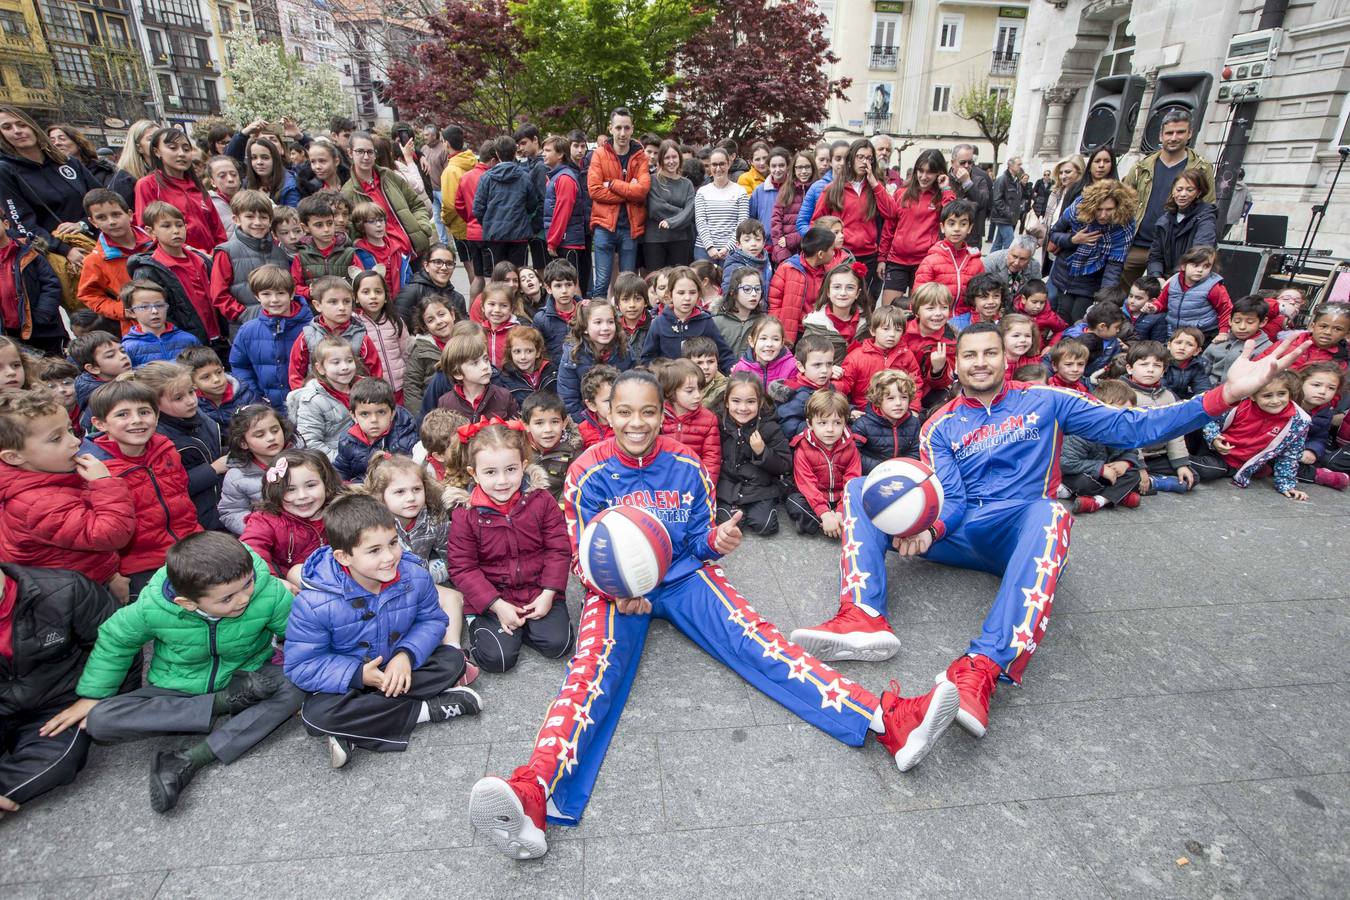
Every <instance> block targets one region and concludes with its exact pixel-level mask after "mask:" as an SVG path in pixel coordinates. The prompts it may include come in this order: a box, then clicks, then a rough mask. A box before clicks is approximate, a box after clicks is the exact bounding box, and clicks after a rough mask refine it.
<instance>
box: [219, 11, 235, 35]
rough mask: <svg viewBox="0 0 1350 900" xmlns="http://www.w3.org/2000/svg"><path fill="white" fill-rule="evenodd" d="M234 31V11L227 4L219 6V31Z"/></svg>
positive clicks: (224, 32) (227, 32)
mask: <svg viewBox="0 0 1350 900" xmlns="http://www.w3.org/2000/svg"><path fill="white" fill-rule="evenodd" d="M231 31H234V11H233V10H231V9H230V8H229V7H228V6H221V7H220V33H221V34H229V33H230V32H231Z"/></svg>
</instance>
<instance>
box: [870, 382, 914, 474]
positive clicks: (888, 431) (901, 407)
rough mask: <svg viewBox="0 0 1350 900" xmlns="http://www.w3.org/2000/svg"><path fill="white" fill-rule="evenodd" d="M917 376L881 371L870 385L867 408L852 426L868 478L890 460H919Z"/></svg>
mask: <svg viewBox="0 0 1350 900" xmlns="http://www.w3.org/2000/svg"><path fill="white" fill-rule="evenodd" d="M917 390H918V389H917V386H916V382H915V380H914V376H913V375H911V374H910V373H909V372H907V371H904V370H903V369H881V370H879V371H877V372H876V373H874V374H873V375H872V377H871V379H870V380H869V381H868V383H867V408H866V409H864V410H863V412H862V415H861V416H859V417H858V418H857V419H856V420H855V421H854V423H853V433H854V435H856V436H857V437H858V440H859V441H860V443H861V446H860V447H859V448H858V452H859V453H861V454H862V474H864V475H866V474H867V473H868V472H871V471H872V470H873V469H875V468H876V467H877V466H878V465H880V464H881V463H883V462H885V461H886V460H888V459H895V458H897V457H901V456H907V457H910V458H911V459H918V458H919V428H920V426H922V425H923V423H922V422H921V421H920V420H919V417H918V416H917V415H914V414H913V410H912V406H913V404H914V395H915V394H916V393H917Z"/></svg>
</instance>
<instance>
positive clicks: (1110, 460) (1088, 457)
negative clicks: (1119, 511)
mask: <svg viewBox="0 0 1350 900" xmlns="http://www.w3.org/2000/svg"><path fill="white" fill-rule="evenodd" d="M1097 399H1098V400H1100V401H1101V402H1103V403H1105V404H1106V405H1107V406H1114V407H1116V408H1118V409H1129V408H1130V407H1131V406H1134V388H1132V387H1130V386H1129V385H1128V384H1126V383H1125V382H1123V381H1118V380H1116V379H1114V378H1104V379H1102V380H1101V381H1099V382H1097ZM1059 470H1060V473H1061V474H1062V475H1063V476H1064V486H1065V487H1066V488H1067V489H1068V490H1069V491H1070V492H1071V493H1072V494H1073V495H1074V496H1076V497H1077V498H1078V499H1077V500H1075V501H1074V504H1073V513H1074V515H1076V516H1078V515H1085V514H1086V513H1094V512H1096V511H1097V510H1099V509H1105V508H1106V507H1108V506H1123V507H1125V508H1126V509H1134V508H1135V507H1137V506H1138V505H1139V473H1140V472H1142V471H1143V461H1142V460H1141V459H1140V458H1139V451H1138V450H1134V449H1130V450H1120V449H1117V448H1113V447H1108V446H1106V445H1105V444H1099V443H1097V442H1096V441H1093V440H1089V439H1088V438H1085V437H1083V436H1082V435H1078V434H1068V435H1066V436H1065V438H1064V445H1063V447H1062V449H1061V451H1060V460H1059Z"/></svg>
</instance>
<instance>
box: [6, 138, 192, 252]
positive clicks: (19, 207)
mask: <svg viewBox="0 0 1350 900" xmlns="http://www.w3.org/2000/svg"><path fill="white" fill-rule="evenodd" d="M96 187H99V184H98V182H97V181H96V180H94V176H93V175H91V174H89V170H88V169H86V168H85V167H84V164H83V163H81V162H80V161H79V160H77V159H67V160H66V161H65V162H64V163H55V162H52V161H51V160H49V159H43V160H42V162H40V163H35V162H33V161H32V160H29V159H25V158H24V157H22V156H11V155H9V154H8V153H0V198H4V199H3V203H4V213H3V215H5V216H7V217H8V218H9V220H10V221H11V222H13V223H14V226H15V231H17V232H18V233H19V234H20V235H22V236H24V237H28V238H33V237H36V238H41V239H42V240H43V241H45V242H46V243H47V247H48V248H50V250H51V252H53V253H59V254H61V255H62V256H65V255H66V254H67V253H69V252H70V250H71V245H70V244H67V243H66V242H65V241H63V240H61V239H60V238H58V237H56V236H55V235H53V234H52V230H53V229H55V228H56V226H58V225H60V224H61V223H62V222H80V221H83V220H84V216H85V213H84V195H85V194H87V193H89V192H90V191H92V190H93V189H94V188H96ZM138 212H139V210H138ZM138 218H139V216H138ZM212 246H214V245H212Z"/></svg>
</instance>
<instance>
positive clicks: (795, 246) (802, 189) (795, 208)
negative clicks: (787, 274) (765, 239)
mask: <svg viewBox="0 0 1350 900" xmlns="http://www.w3.org/2000/svg"><path fill="white" fill-rule="evenodd" d="M810 187H811V186H810V185H808V184H802V183H801V182H800V181H798V182H794V183H793V189H792V202H790V203H780V202H779V200H780V199H781V197H780V196H777V195H775V197H774V201H773V211H772V212H771V213H770V224H769V225H766V226H765V231H764V233H765V234H767V235H768V236H769V259H770V261H771V262H772V263H773V265H774V268H777V267H778V266H781V265H782V264H783V263H785V262H787V261H788V259H789V258H791V257H792V256H793V255H795V254H796V253H797V251H798V250H800V249H801V246H802V235H801V232H799V231H798V230H797V213H798V212H800V211H801V208H802V201H803V200H804V199H805V198H806V192H807V191H808V190H809V189H810ZM779 190H780V191H781V190H782V188H779ZM779 238H783V239H784V243H785V244H786V246H783V247H780V246H778V239H779Z"/></svg>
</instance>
